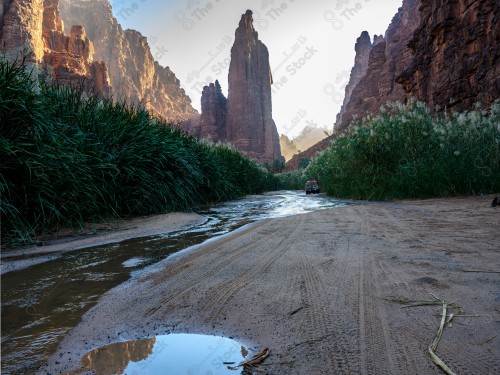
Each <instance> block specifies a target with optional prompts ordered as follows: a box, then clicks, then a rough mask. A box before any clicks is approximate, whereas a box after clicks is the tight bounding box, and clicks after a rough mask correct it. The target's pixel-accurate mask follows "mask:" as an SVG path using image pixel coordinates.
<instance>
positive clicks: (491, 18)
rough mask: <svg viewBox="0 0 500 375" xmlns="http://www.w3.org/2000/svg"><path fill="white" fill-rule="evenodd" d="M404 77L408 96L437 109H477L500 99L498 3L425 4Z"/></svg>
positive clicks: (473, 0)
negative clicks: (410, 59)
mask: <svg viewBox="0 0 500 375" xmlns="http://www.w3.org/2000/svg"><path fill="white" fill-rule="evenodd" d="M420 18H421V19H422V22H421V23H420V24H419V25H418V27H417V29H416V30H415V32H414V33H413V37H412V38H411V40H410V42H409V48H410V49H411V56H412V62H411V64H410V66H409V67H408V68H407V69H406V70H405V71H404V72H403V73H402V74H400V75H399V77H398V79H397V82H398V83H401V84H402V85H403V89H404V91H405V92H406V97H410V96H414V97H416V98H417V99H418V100H421V101H424V102H426V103H427V104H428V105H429V106H430V107H431V108H435V107H436V106H439V107H441V108H445V107H446V108H447V109H449V110H456V111H461V110H467V109H471V108H472V107H473V106H474V104H475V103H477V102H479V103H481V104H482V105H483V106H486V107H488V106H490V105H491V104H492V103H493V101H494V100H495V99H498V98H500V26H499V25H500V5H499V3H498V1H496V0H460V1H452V0H440V1H428V0H424V1H422V6H421V7H420Z"/></svg>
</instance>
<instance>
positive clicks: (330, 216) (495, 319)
mask: <svg viewBox="0 0 500 375" xmlns="http://www.w3.org/2000/svg"><path fill="white" fill-rule="evenodd" d="M491 200H492V197H490V196H488V197H476V198H451V199H432V200H424V201H403V202H393V203H383V204H374V205H367V206H352V207H343V208H335V209H330V210H325V211H319V212H316V213H310V214H304V215H297V216H292V217H287V218H281V219H271V220H266V221H261V222H259V223H257V224H253V225H250V226H248V227H245V228H244V229H243V230H239V231H237V232H236V233H233V234H230V235H227V236H224V237H222V238H220V239H218V240H216V241H212V242H210V243H208V244H206V245H204V246H201V247H199V248H197V249H194V250H193V251H187V252H185V253H184V255H182V256H180V257H177V259H176V260H175V261H174V262H172V261H171V260H169V261H165V262H163V263H161V264H158V265H156V266H154V268H153V269H151V270H149V272H146V273H144V274H143V275H140V276H137V277H136V278H133V279H132V280H131V281H129V282H127V283H126V284H123V285H120V286H119V287H117V288H115V289H113V290H111V291H109V292H108V293H106V294H105V295H104V296H103V297H102V298H101V300H100V301H99V302H98V304H97V305H96V306H94V307H93V308H92V309H91V310H90V311H88V312H87V313H86V314H85V315H84V317H83V321H82V322H81V323H80V324H79V325H78V326H77V327H76V328H75V329H73V330H72V331H71V332H70V333H69V334H68V335H67V336H66V337H65V338H64V340H63V341H62V343H61V345H60V347H59V349H58V351H57V352H56V353H55V354H54V355H53V356H52V357H51V358H50V359H49V361H48V363H47V366H46V367H44V368H43V369H41V370H40V373H47V372H48V373H53V374H54V373H61V372H62V373H65V372H68V371H74V370H77V369H78V366H79V363H80V360H81V358H82V356H83V355H84V354H85V353H87V352H88V351H91V350H93V349H95V348H98V347H100V346H103V345H106V344H109V343H112V342H117V341H124V340H135V339H140V338H145V337H152V336H154V335H160V334H166V333H174V332H175V333H181V332H189V333H204V334H212V335H222V336H226V337H229V336H230V337H234V339H236V340H238V341H240V342H241V343H243V344H245V345H248V346H249V347H252V348H257V349H263V348H269V349H270V351H271V355H270V356H269V358H268V359H267V360H266V361H265V362H264V363H263V364H262V365H261V367H260V369H259V372H257V373H264V374H273V375H274V374H377V375H381V374H436V375H438V374H442V371H441V370H440V369H439V368H438V367H437V366H436V365H434V364H433V363H432V361H431V360H430V358H429V355H428V354H427V353H426V350H427V347H428V345H429V344H430V343H431V341H432V339H433V337H434V335H435V333H436V331H437V329H438V326H439V322H440V319H441V316H440V314H441V310H442V308H441V307H440V306H422V307H414V308H404V309H402V308H401V305H399V304H398V303H395V302H394V300H395V299H396V300H400V299H403V298H407V299H410V300H428V299H432V298H433V297H432V296H431V293H432V294H434V295H435V296H437V297H439V298H442V299H444V300H447V301H454V302H455V303H457V304H459V305H460V306H461V308H462V310H463V312H464V314H465V316H461V317H457V318H455V320H454V321H453V324H452V326H451V327H446V328H445V331H444V334H443V337H442V339H441V341H440V343H439V346H438V348H437V354H438V355H439V356H440V357H441V358H442V359H443V360H444V361H445V362H446V363H447V364H448V366H449V367H450V368H451V369H452V370H453V371H455V372H456V373H458V374H491V375H493V374H498V373H500V297H499V291H500V273H499V271H500V256H499V249H500V237H499V228H500V208H492V207H490V203H491Z"/></svg>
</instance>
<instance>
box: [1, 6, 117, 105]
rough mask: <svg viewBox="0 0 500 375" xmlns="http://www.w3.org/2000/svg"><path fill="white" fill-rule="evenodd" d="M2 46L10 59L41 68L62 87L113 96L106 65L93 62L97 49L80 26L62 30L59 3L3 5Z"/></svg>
mask: <svg viewBox="0 0 500 375" xmlns="http://www.w3.org/2000/svg"><path fill="white" fill-rule="evenodd" d="M3 11H4V12H3V17H2V28H1V34H0V45H1V46H2V48H3V49H4V50H5V52H6V53H7V56H10V58H11V59H13V60H15V59H17V60H18V61H19V60H20V59H22V58H25V62H27V63H32V64H35V65H36V66H37V67H41V68H43V69H44V71H45V72H47V73H48V74H49V76H50V77H51V78H52V79H53V81H55V82H57V83H59V84H70V85H74V86H79V87H81V88H83V89H84V90H86V91H87V92H95V93H98V94H101V95H104V96H108V95H110V90H111V89H110V86H109V79H108V75H107V68H106V65H105V64H104V63H102V62H97V61H94V60H93V57H94V47H93V45H92V42H91V41H90V40H89V39H88V38H87V37H86V33H85V29H84V28H83V27H81V26H73V27H71V32H70V35H69V36H68V35H66V34H65V33H64V30H63V22H62V20H61V18H60V16H59V12H58V0H43V1H41V0H40V1H38V0H11V1H6V0H4V2H3Z"/></svg>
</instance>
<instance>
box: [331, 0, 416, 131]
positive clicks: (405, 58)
mask: <svg viewBox="0 0 500 375" xmlns="http://www.w3.org/2000/svg"><path fill="white" fill-rule="evenodd" d="M420 4H421V0H404V1H403V5H402V6H401V8H399V10H398V12H397V13H396V15H395V16H394V18H393V19H392V21H391V24H390V25H389V27H388V29H387V31H386V33H385V36H384V37H382V36H380V37H377V36H375V37H374V41H373V45H372V47H371V48H368V46H367V40H366V37H367V36H368V35H367V34H366V35H365V36H364V38H362V37H363V34H362V37H360V39H361V40H360V39H358V43H357V44H356V47H358V48H356V59H355V65H354V68H353V72H354V73H355V74H353V72H351V78H350V82H349V85H348V86H347V88H346V99H347V100H344V105H343V106H342V109H341V111H340V115H339V117H338V118H337V122H336V126H335V127H336V129H337V130H341V129H344V128H345V127H347V126H348V124H349V122H350V121H351V120H352V117H353V116H354V115H356V116H359V117H361V116H363V115H365V114H366V113H373V112H377V111H378V110H379V109H380V106H381V105H383V104H385V103H387V102H393V101H398V100H399V101H404V100H405V98H406V92H405V90H404V89H403V86H402V85H401V84H399V83H397V82H396V78H397V77H398V76H399V75H401V74H402V73H403V71H405V70H406V69H408V68H409V67H410V66H411V64H412V63H413V61H414V58H413V54H412V50H411V49H410V48H409V47H408V43H409V42H410V40H411V39H412V37H413V33H414V31H415V30H416V29H417V27H418V26H419V24H420V12H419V7H420ZM368 50H369V55H368V61H367V65H363V64H362V63H363V62H365V61H366V52H367V51H368ZM356 65H358V66H359V68H358V69H357V70H356V69H355V68H356ZM365 66H366V71H365V74H364V76H363V77H362V78H359V74H356V73H357V72H358V71H360V70H361V69H363V68H364V67H365ZM351 83H352V86H351ZM351 87H352V88H351ZM348 88H349V90H351V92H350V93H349V92H348V91H347V89H348ZM348 94H349V95H348Z"/></svg>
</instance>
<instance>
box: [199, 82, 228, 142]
mask: <svg viewBox="0 0 500 375" xmlns="http://www.w3.org/2000/svg"><path fill="white" fill-rule="evenodd" d="M226 117H227V99H226V97H225V96H224V94H223V93H222V89H221V87H220V84H219V81H215V84H214V83H211V84H210V85H209V86H205V87H204V88H203V92H202V94H201V116H200V120H199V130H198V131H197V132H196V136H198V137H199V138H208V139H211V140H212V141H214V142H219V141H222V142H224V141H226V140H227V131H226Z"/></svg>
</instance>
